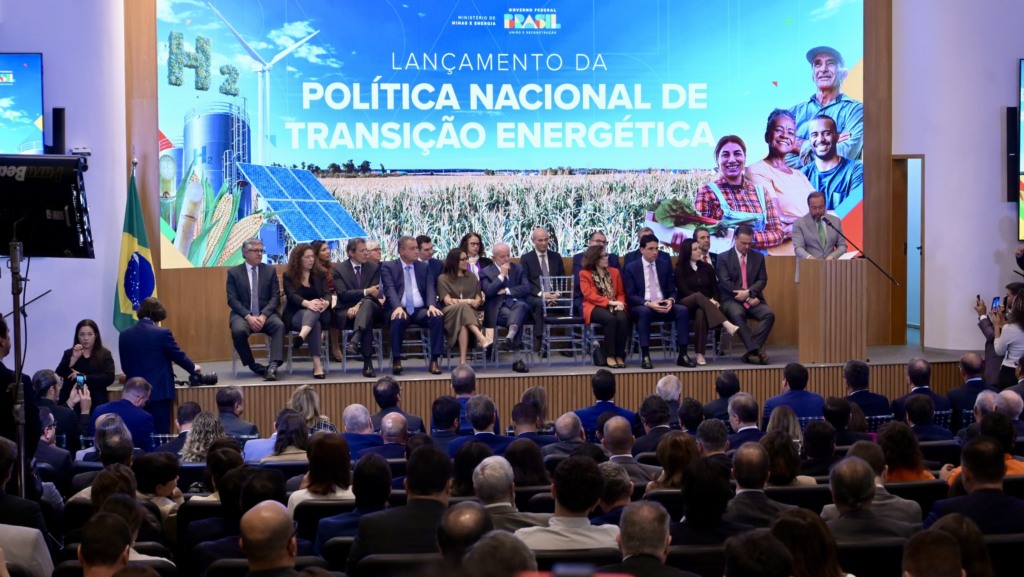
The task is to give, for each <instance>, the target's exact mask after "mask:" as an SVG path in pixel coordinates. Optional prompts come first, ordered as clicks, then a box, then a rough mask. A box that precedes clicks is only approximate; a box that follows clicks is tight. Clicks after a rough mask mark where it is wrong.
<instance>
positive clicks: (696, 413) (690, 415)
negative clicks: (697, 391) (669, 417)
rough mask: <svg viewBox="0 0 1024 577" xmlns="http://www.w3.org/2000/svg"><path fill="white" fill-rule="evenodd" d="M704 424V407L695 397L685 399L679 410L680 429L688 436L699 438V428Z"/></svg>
mask: <svg viewBox="0 0 1024 577" xmlns="http://www.w3.org/2000/svg"><path fill="white" fill-rule="evenodd" d="M703 422H704V405H702V404H700V401H698V400H697V399H695V398H693V397H686V398H685V399H683V403H682V406H681V407H680V408H679V421H678V423H679V424H678V427H679V428H680V429H681V430H682V431H683V432H684V433H686V434H687V435H690V436H694V437H696V436H697V428H698V427H700V425H701V423H703Z"/></svg>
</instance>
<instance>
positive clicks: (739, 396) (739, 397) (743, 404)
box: [729, 393, 764, 449]
mask: <svg viewBox="0 0 1024 577" xmlns="http://www.w3.org/2000/svg"><path fill="white" fill-rule="evenodd" d="M729 426H730V427H732V430H733V431H736V432H735V433H733V434H732V435H729V448H731V449H739V448H740V446H741V445H743V443H749V442H757V441H760V440H761V437H763V436H764V432H763V431H760V430H759V429H758V428H757V399H755V398H754V396H753V395H751V394H750V393H736V394H735V395H733V396H732V397H729Z"/></svg>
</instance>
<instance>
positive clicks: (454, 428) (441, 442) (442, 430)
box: [430, 395, 462, 454]
mask: <svg viewBox="0 0 1024 577" xmlns="http://www.w3.org/2000/svg"><path fill="white" fill-rule="evenodd" d="M461 410H462V406H461V405H459V402H458V401H456V400H455V397H453V396H451V395H442V396H440V397H438V398H436V399H434V402H433V403H431V405H430V422H431V423H433V426H432V427H431V430H430V438H431V439H433V440H434V446H435V447H437V448H438V449H440V450H441V452H443V453H445V454H448V445H449V444H450V443H451V442H452V441H454V440H455V439H458V438H459V412H460V411H461Z"/></svg>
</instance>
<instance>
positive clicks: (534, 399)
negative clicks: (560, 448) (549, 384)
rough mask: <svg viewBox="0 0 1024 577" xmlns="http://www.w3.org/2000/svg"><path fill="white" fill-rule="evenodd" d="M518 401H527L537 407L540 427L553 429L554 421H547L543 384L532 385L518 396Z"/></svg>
mask: <svg viewBox="0 0 1024 577" xmlns="http://www.w3.org/2000/svg"><path fill="white" fill-rule="evenodd" d="M519 402H520V403H529V404H531V405H533V406H534V407H536V409H537V419H538V421H539V422H540V426H541V428H542V429H550V430H554V428H555V423H554V421H548V392H547V389H545V388H544V386H543V385H534V386H532V387H530V388H529V389H526V390H525V391H523V394H522V395H520V396H519Z"/></svg>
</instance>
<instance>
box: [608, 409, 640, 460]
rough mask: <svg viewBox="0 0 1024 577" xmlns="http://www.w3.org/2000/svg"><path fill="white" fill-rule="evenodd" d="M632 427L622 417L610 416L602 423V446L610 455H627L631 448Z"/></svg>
mask: <svg viewBox="0 0 1024 577" xmlns="http://www.w3.org/2000/svg"><path fill="white" fill-rule="evenodd" d="M633 441H634V439H633V427H632V425H630V424H629V421H627V420H626V419H624V418H622V417H612V418H610V419H608V422H607V423H605V424H604V439H603V440H602V441H601V442H602V443H603V444H604V447H605V448H606V449H608V452H609V453H611V454H612V455H628V454H630V451H631V449H632V448H633Z"/></svg>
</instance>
